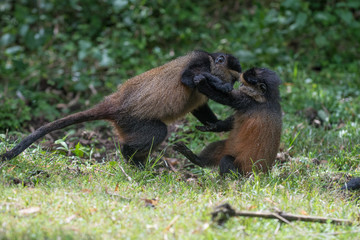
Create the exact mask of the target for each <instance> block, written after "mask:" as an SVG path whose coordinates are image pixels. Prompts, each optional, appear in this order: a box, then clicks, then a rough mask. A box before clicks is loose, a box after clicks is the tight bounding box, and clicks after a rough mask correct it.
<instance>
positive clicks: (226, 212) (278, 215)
mask: <svg viewBox="0 0 360 240" xmlns="http://www.w3.org/2000/svg"><path fill="white" fill-rule="evenodd" d="M211 215H212V219H213V221H216V222H217V223H218V224H220V225H222V224H224V223H225V222H226V221H227V220H228V219H229V218H230V217H239V216H242V217H261V218H275V219H278V220H280V221H281V222H284V223H289V222H291V221H304V222H318V223H328V222H330V223H333V224H345V225H352V224H353V222H352V221H350V220H347V219H336V218H326V217H316V216H304V215H295V214H289V213H284V212H281V211H278V212H275V213H274V212H250V211H235V210H234V209H233V208H232V207H231V206H230V204H228V203H225V204H223V205H220V206H217V207H216V208H215V210H214V211H213V212H212V213H211Z"/></svg>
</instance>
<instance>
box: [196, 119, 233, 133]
mask: <svg viewBox="0 0 360 240" xmlns="http://www.w3.org/2000/svg"><path fill="white" fill-rule="evenodd" d="M233 122H234V116H230V117H228V118H227V119H225V120H223V121H221V120H220V121H217V122H216V123H207V124H206V125H204V126H195V127H196V129H197V130H199V131H201V132H227V131H230V130H231V129H232V126H233Z"/></svg>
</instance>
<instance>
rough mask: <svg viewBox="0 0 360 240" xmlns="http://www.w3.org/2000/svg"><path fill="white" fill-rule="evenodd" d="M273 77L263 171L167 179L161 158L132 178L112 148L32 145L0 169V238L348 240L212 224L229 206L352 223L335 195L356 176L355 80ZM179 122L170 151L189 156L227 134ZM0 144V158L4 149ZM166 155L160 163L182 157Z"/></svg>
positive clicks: (313, 232)
mask: <svg viewBox="0 0 360 240" xmlns="http://www.w3.org/2000/svg"><path fill="white" fill-rule="evenodd" d="M275 70H276V71H277V72H279V75H280V76H281V78H282V79H283V81H284V84H283V85H282V88H281V94H282V99H283V101H282V107H283V110H284V117H283V121H284V126H283V135H282V141H281V151H282V152H284V154H285V155H286V156H287V158H286V161H285V162H284V163H280V162H278V163H277V164H276V165H275V166H274V168H273V169H272V171H271V172H270V173H268V174H254V175H253V176H251V177H250V178H241V179H233V178H231V177H227V178H221V177H220V176H219V175H218V173H217V170H211V169H199V168H189V167H186V166H185V167H182V166H181V167H178V168H177V169H178V171H177V172H172V171H169V170H167V169H165V168H164V167H163V165H162V160H160V161H158V164H157V165H156V166H154V167H152V166H148V167H147V168H146V169H145V170H143V171H139V170H138V169H135V168H133V167H131V166H129V165H126V164H124V163H123V161H121V157H120V155H119V152H118V151H117V153H116V155H115V156H113V155H111V154H109V155H108V158H107V159H106V161H104V162H102V163H98V162H96V161H94V160H91V159H90V158H89V157H86V156H87V155H86V154H85V155H84V157H82V158H79V157H76V156H71V157H68V156H64V155H63V154H60V152H59V151H55V152H45V151H44V150H42V149H41V148H40V147H35V148H31V149H28V150H26V151H25V152H24V153H23V154H21V155H20V156H19V157H17V158H15V159H13V160H11V161H9V162H7V163H6V164H4V165H1V166H0V213H1V214H0V239H55V238H57V239H79V238H80V239H119V238H120V239H140V238H144V239H239V238H243V239H289V238H292V239H309V238H310V239H354V238H356V236H359V235H360V230H359V228H358V226H357V225H353V226H342V225H339V226H337V225H333V224H330V223H327V224H319V223H305V222H293V223H292V224H291V225H287V224H280V223H279V222H278V221H277V220H269V219H260V218H244V217H238V218H232V219H230V220H229V221H228V222H227V223H226V224H225V225H224V226H218V225H216V224H215V223H213V222H212V221H211V214H210V213H211V211H212V210H213V208H214V207H215V206H217V205H219V204H221V203H225V202H228V203H230V204H231V205H232V206H233V207H234V208H235V209H237V210H250V211H266V210H273V209H274V208H276V209H281V210H282V211H284V212H287V213H292V214H304V215H315V216H323V217H331V218H343V219H350V220H353V221H355V223H356V224H358V223H359V222H358V219H359V210H358V201H357V199H358V196H359V194H358V192H354V193H349V192H344V191H341V190H340V189H339V188H340V187H341V186H342V185H343V183H344V182H345V181H346V180H347V179H348V177H349V175H359V168H358V165H359V158H360V140H359V129H360V123H359V121H358V119H359V115H358V114H359V112H360V106H359V104H358V103H359V102H360V97H359V96H360V94H359V90H358V86H359V85H360V83H359V79H358V78H357V77H356V74H347V73H345V72H337V71H335V70H331V69H330V70H329V71H322V72H320V73H319V72H311V71H310V72H306V71H304V70H301V69H298V67H297V66H296V67H294V66H287V67H283V68H278V69H275ZM357 75H358V74H357ZM334 76H335V77H334ZM308 107H312V108H314V109H315V110H316V111H317V115H316V119H317V120H319V121H320V122H322V125H320V126H315V125H313V123H314V122H309V120H308V119H307V117H306V115H305V111H304V109H306V108H308ZM212 108H213V109H215V111H216V112H217V113H218V114H219V115H220V116H221V118H225V117H226V116H228V115H229V109H228V108H225V107H223V106H221V105H218V104H212ZM187 120H188V123H186V124H183V125H182V126H180V130H179V131H178V132H176V133H173V134H172V135H171V136H170V139H169V144H170V145H171V144H172V143H174V142H176V141H178V140H183V141H188V143H189V144H188V145H189V146H190V147H191V148H192V149H193V150H194V151H195V152H198V151H200V150H201V149H202V148H203V147H204V146H205V144H206V143H208V142H211V141H215V140H217V139H220V138H225V137H226V134H214V133H206V134H203V133H199V132H197V131H194V129H195V128H194V126H195V125H197V124H198V123H197V122H196V121H195V120H194V118H193V117H191V116H189V117H187ZM10 135H11V134H10ZM64 136H65V134H64ZM0 137H1V139H2V141H0V152H3V151H5V147H6V148H8V149H9V148H10V147H11V146H13V142H11V143H10V142H9V141H7V140H6V139H5V136H4V135H1V136H0ZM169 150H170V148H168V149H167V151H166V152H165V156H167V157H169V155H170V156H171V157H173V158H178V159H182V160H183V157H181V156H178V155H176V154H174V153H173V152H171V151H169ZM84 151H90V150H89V149H88V150H86V147H85V150H84ZM95 151H96V150H95ZM159 156H161V154H159V153H158V154H155V157H154V158H155V159H156V158H157V157H159ZM118 160H119V161H118ZM120 166H121V167H122V168H123V169H124V171H125V172H126V174H127V175H128V176H130V178H131V179H129V178H128V177H127V176H126V175H125V174H124V173H123V172H122V171H121V169H120ZM151 199H155V200H151ZM147 202H151V203H152V204H149V203H147Z"/></svg>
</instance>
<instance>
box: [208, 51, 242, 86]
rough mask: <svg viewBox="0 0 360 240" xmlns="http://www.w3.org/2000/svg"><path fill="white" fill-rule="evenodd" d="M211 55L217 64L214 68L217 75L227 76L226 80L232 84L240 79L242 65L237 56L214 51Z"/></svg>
mask: <svg viewBox="0 0 360 240" xmlns="http://www.w3.org/2000/svg"><path fill="white" fill-rule="evenodd" d="M210 56H211V57H212V60H213V64H214V65H215V67H214V68H213V70H214V74H215V75H217V76H221V77H223V78H224V77H225V79H224V81H226V82H231V83H232V84H234V83H235V82H236V81H238V80H239V74H240V73H241V66H240V62H239V60H238V59H237V58H236V57H234V56H232V55H230V54H224V53H212V54H210Z"/></svg>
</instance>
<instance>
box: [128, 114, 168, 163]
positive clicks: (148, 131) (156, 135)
mask: <svg viewBox="0 0 360 240" xmlns="http://www.w3.org/2000/svg"><path fill="white" fill-rule="evenodd" d="M121 130H122V132H123V133H124V135H125V136H126V137H125V139H124V140H125V142H124V144H123V145H122V146H121V153H122V154H123V156H124V157H125V158H126V159H127V160H130V162H131V163H133V164H134V165H136V166H138V167H143V166H144V165H145V162H146V160H147V157H148V155H149V154H150V153H151V152H152V151H153V150H154V149H156V147H157V146H159V145H160V143H161V142H162V141H164V139H165V138H166V135H167V126H166V124H165V123H163V122H161V121H159V120H137V121H136V120H134V121H132V124H131V125H128V126H126V127H123V128H121Z"/></svg>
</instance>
